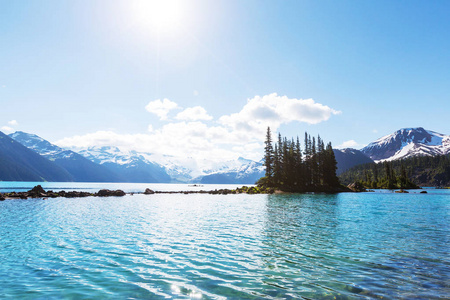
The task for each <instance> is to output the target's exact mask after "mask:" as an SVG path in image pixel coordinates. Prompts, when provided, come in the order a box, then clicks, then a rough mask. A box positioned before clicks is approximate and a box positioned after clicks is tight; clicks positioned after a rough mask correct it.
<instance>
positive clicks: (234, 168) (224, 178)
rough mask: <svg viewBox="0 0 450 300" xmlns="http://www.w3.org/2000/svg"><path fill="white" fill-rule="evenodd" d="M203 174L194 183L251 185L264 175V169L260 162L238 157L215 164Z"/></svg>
mask: <svg viewBox="0 0 450 300" xmlns="http://www.w3.org/2000/svg"><path fill="white" fill-rule="evenodd" d="M203 173H204V175H202V176H199V177H198V178H196V179H195V181H196V182H201V183H217V182H220V183H245V184H253V183H255V182H256V181H257V180H258V179H259V178H261V177H263V176H264V175H265V167H264V165H263V163H262V162H256V161H253V160H249V159H245V158H242V157H239V158H238V159H237V160H230V161H226V162H223V163H220V164H217V165H216V166H215V168H214V169H208V170H203Z"/></svg>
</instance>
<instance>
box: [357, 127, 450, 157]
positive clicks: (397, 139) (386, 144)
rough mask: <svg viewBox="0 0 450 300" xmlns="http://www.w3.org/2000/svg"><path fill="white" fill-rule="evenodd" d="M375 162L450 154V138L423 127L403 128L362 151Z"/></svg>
mask: <svg viewBox="0 0 450 300" xmlns="http://www.w3.org/2000/svg"><path fill="white" fill-rule="evenodd" d="M361 152H363V153H364V154H365V155H367V156H369V157H370V158H371V159H373V160H374V161H375V162H380V161H391V160H397V159H401V158H407V157H412V156H417V155H428V156H435V155H442V154H448V153H450V136H449V135H444V134H441V133H437V132H434V131H431V130H425V129H423V128H422V127H417V128H403V129H400V130H397V131H396V132H394V133H393V134H390V135H387V136H384V137H382V138H379V139H378V140H376V141H374V142H373V143H370V144H369V145H367V146H366V147H364V148H363V149H361Z"/></svg>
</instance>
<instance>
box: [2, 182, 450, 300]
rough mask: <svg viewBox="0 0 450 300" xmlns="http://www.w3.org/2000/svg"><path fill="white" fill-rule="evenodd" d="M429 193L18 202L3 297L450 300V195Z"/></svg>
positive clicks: (11, 207) (7, 231)
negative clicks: (381, 299)
mask: <svg viewBox="0 0 450 300" xmlns="http://www.w3.org/2000/svg"><path fill="white" fill-rule="evenodd" d="M23 184H24V183H4V182H2V183H0V187H3V189H8V190H11V189H16V190H18V189H19V188H21V187H22V188H24V187H25V186H24V185H23ZM30 184H32V183H30ZM14 185H15V187H14ZM50 185H51V186H52V188H53V189H56V188H57V187H58V186H59V187H64V188H67V184H66V183H59V184H57V183H53V184H50ZM75 185H77V186H78V187H81V188H86V189H96V190H98V189H100V188H102V187H105V186H107V185H105V184H80V183H77V184H75ZM120 185H121V188H122V189H124V190H127V191H142V187H147V186H148V187H153V188H154V187H155V186H152V185H148V184H147V185H133V184H129V185H127V184H120ZM112 186H113V185H112ZM159 187H160V189H168V190H170V189H174V190H177V189H180V187H181V189H182V190H185V189H187V186H181V185H179V186H172V185H160V186H159ZM210 187H211V186H208V185H205V186H204V187H202V188H203V189H210ZM214 187H215V186H214ZM66 190H67V189H66ZM77 190H78V189H77ZM2 191H4V190H2ZM428 191H429V194H418V193H410V194H393V193H362V194H354V193H341V194H337V195H203V194H190V195H184V194H181V195H179V194H175V195H148V196H147V195H133V196H131V195H127V196H125V197H122V198H115V197H111V198H93V197H88V198H81V199H64V198H57V199H48V200H42V199H29V200H6V201H3V202H0V249H1V250H0V262H1V264H0V298H32V299H36V298H37V299H82V298H89V299H105V298H116V299H126V298H129V299H133V298H135V299H142V298H145V299H159V298H161V299H164V298H177V299H183V298H195V299H210V298H212V299H225V298H228V299H261V298H267V299H274V298H277V299H278V298H280V299H298V298H305V299H335V297H336V298H337V299H361V298H362V299H364V298H367V299H370V298H388V299H392V298H404V299H411V298H417V299H438V298H450V282H449V278H450V253H449V252H450V251H449V249H450V247H449V246H450V245H449V244H450V243H449V242H450V191H445V190H428ZM416 192H417V191H416Z"/></svg>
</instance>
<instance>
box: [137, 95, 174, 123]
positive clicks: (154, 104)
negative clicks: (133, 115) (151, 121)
mask: <svg viewBox="0 0 450 300" xmlns="http://www.w3.org/2000/svg"><path fill="white" fill-rule="evenodd" d="M177 108H180V107H179V106H178V104H176V103H175V102H173V101H170V100H169V99H167V98H164V99H163V100H162V101H161V99H158V100H155V101H151V102H149V103H148V104H147V106H145V109H146V110H147V111H148V112H151V113H153V114H155V115H157V116H158V117H159V119H160V120H167V114H168V113H169V112H170V111H171V110H174V109H177Z"/></svg>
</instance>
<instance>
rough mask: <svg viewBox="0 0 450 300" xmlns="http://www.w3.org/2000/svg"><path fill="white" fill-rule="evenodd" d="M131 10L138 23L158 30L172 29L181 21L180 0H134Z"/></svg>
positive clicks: (177, 26) (178, 25)
mask: <svg viewBox="0 0 450 300" xmlns="http://www.w3.org/2000/svg"><path fill="white" fill-rule="evenodd" d="M133 10H134V14H135V18H136V20H137V21H138V22H139V23H141V24H142V25H144V26H146V27H150V28H151V29H156V30H157V31H158V32H164V31H174V30H176V29H177V28H179V27H180V24H181V21H182V20H181V19H182V11H183V9H182V1H181V0H135V1H133Z"/></svg>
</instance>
